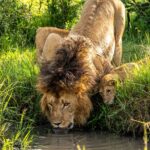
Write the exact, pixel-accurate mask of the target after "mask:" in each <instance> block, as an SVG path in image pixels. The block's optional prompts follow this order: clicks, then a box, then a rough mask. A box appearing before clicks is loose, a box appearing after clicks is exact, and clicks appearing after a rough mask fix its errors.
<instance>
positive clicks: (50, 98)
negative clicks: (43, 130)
mask: <svg viewBox="0 0 150 150" xmlns="http://www.w3.org/2000/svg"><path fill="white" fill-rule="evenodd" d="M40 105H41V110H42V112H43V113H44V114H45V115H46V117H47V118H48V120H49V122H50V123H51V125H52V126H53V128H56V129H71V128H73V126H74V123H77V124H84V123H85V122H86V120H87V118H88V117H89V115H90V112H91V110H92V104H91V101H90V99H89V98H88V97H87V96H86V95H85V96H80V97H77V96H76V95H75V94H71V93H61V94H59V96H58V95H57V96H56V95H55V94H52V93H45V94H44V95H43V97H42V99H41V101H40Z"/></svg>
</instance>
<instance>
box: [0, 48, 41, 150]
mask: <svg viewBox="0 0 150 150" xmlns="http://www.w3.org/2000/svg"><path fill="white" fill-rule="evenodd" d="M37 72H38V68H37V66H36V65H35V54H34V52H33V50H29V49H27V50H23V51H21V50H18V49H16V50H15V51H14V52H13V51H7V52H3V53H1V55H0V145H1V148H2V150H8V149H9V150H13V148H14V147H19V148H20V149H23V150H24V149H27V148H28V146H29V145H30V144H31V142H32V135H31V129H32V124H33V123H34V120H35V116H36V114H37V113H38V111H39V109H38V108H37V107H38V95H37V93H36V90H35V82H36V74H37ZM33 112H35V113H33Z"/></svg>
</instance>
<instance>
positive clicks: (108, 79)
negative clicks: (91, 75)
mask: <svg viewBox="0 0 150 150" xmlns="http://www.w3.org/2000/svg"><path fill="white" fill-rule="evenodd" d="M116 82H117V76H116V75H114V74H107V75H105V76H104V77H103V78H102V79H101V81H100V86H99V93H100V95H101V96H102V98H103V101H104V103H106V104H112V103H113V102H114V98H115V94H116Z"/></svg>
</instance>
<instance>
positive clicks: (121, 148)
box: [32, 131, 144, 150]
mask: <svg viewBox="0 0 150 150" xmlns="http://www.w3.org/2000/svg"><path fill="white" fill-rule="evenodd" d="M78 144H79V145H80V147H82V146H85V147H86V150H143V149H144V145H143V141H142V138H140V139H134V138H129V137H122V136H117V135H114V134H109V133H107V132H83V131H80V132H79V131H78V132H71V133H67V134H52V133H43V134H42V135H39V136H38V137H37V138H36V140H35V142H34V144H33V147H32V150H77V145H78Z"/></svg>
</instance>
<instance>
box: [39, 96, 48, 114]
mask: <svg viewBox="0 0 150 150" xmlns="http://www.w3.org/2000/svg"><path fill="white" fill-rule="evenodd" d="M40 107H41V110H42V112H43V114H46V109H47V105H46V95H45V94H44V95H43V97H42V98H41V100H40Z"/></svg>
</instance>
